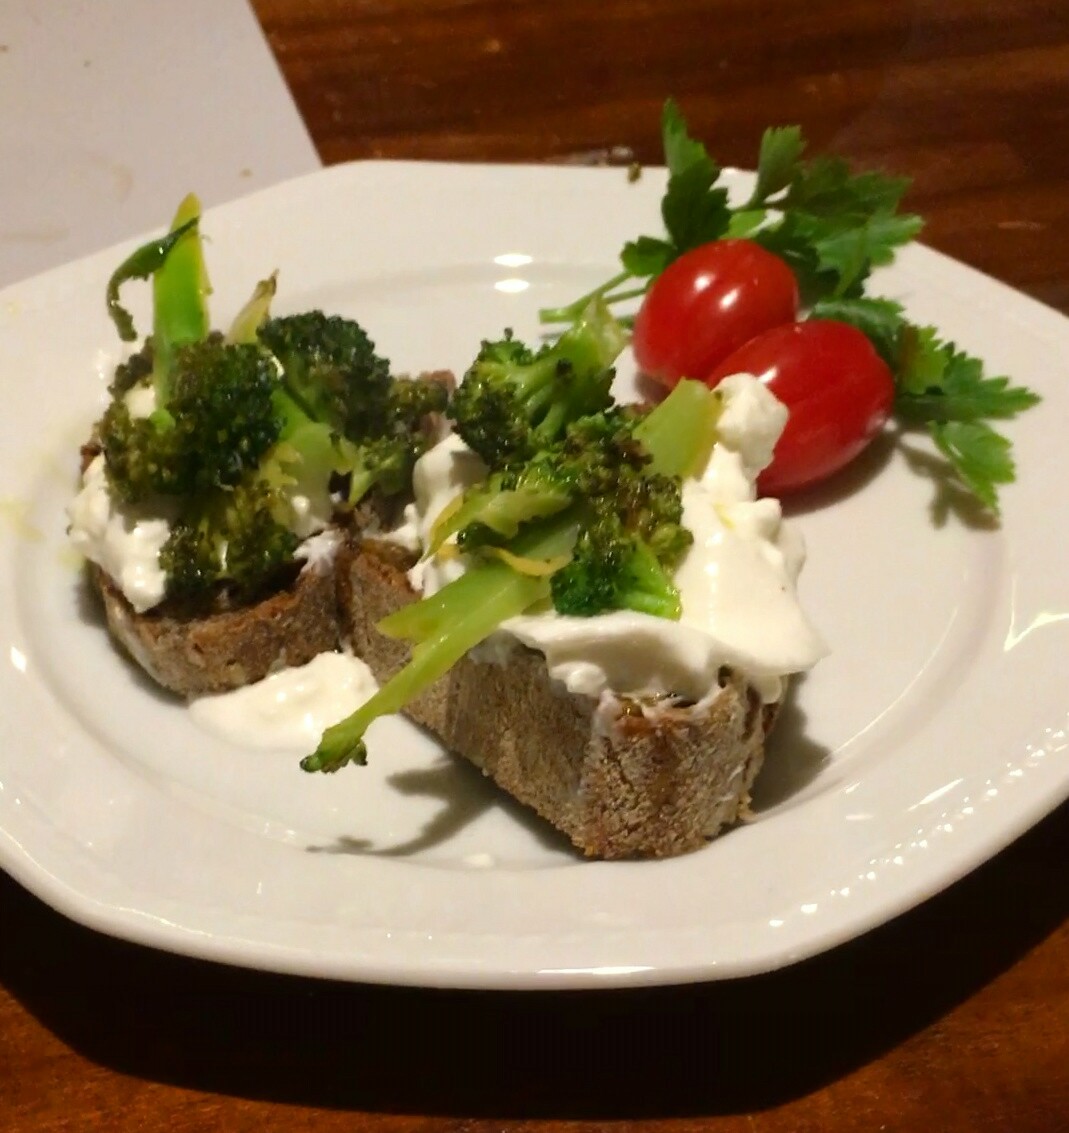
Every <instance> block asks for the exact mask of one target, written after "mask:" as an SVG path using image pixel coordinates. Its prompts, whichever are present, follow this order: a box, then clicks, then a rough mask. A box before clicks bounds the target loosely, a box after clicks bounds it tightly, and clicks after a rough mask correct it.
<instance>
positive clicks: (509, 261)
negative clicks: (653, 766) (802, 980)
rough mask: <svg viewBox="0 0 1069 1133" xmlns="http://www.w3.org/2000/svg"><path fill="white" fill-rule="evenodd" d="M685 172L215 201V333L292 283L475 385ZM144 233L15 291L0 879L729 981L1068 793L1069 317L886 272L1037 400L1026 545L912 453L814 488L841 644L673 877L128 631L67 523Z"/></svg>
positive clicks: (835, 642) (970, 283) (243, 937)
mask: <svg viewBox="0 0 1069 1133" xmlns="http://www.w3.org/2000/svg"><path fill="white" fill-rule="evenodd" d="M660 187H661V181H660V178H659V177H658V175H656V174H647V175H646V176H644V177H643V178H642V180H641V181H640V182H639V183H638V184H637V185H629V184H628V183H627V182H626V180H625V177H624V174H623V172H621V171H618V170H586V169H552V168H524V169H518V168H507V167H494V168H487V167H478V166H442V165H413V164H381V163H368V164H359V165H352V166H346V167H338V168H333V169H329V170H326V171H324V172H322V173H316V174H314V175H311V176H309V177H306V178H303V179H300V180H297V181H293V182H290V183H288V184H285V185H281V186H279V187H277V188H273V189H268V190H266V191H264V192H261V193H259V194H257V195H255V196H252V197H250V198H247V199H245V200H242V201H239V202H236V203H234V204H231V205H226V206H223V207H221V208H218V209H214V210H212V211H211V212H210V213H208V214H207V215H206V217H205V220H204V229H205V231H206V232H207V233H208V234H209V235H210V238H211V244H210V248H209V257H210V266H211V268H212V274H213V279H214V283H215V286H216V293H215V297H214V299H213V304H214V309H215V312H216V315H217V321H220V322H222V321H224V320H225V319H227V318H228V317H229V316H230V314H231V313H233V311H235V310H236V309H237V307H238V305H239V304H240V303H241V301H242V300H243V299H244V298H245V297H246V296H247V294H248V292H249V289H250V287H251V285H252V283H253V281H254V280H255V279H256V278H258V277H260V276H262V275H264V274H266V273H267V272H268V271H270V270H271V269H273V268H276V267H277V268H279V269H281V277H280V293H281V296H282V304H281V306H280V309H282V308H289V309H293V310H296V309H300V308H304V307H309V306H313V305H319V306H323V307H325V308H327V309H332V310H337V311H341V312H345V313H349V314H353V315H355V316H357V317H359V318H360V319H361V321H362V322H363V323H364V324H365V325H366V326H367V327H368V328H369V330H370V331H371V332H372V334H373V337H374V338H375V339H376V340H377V342H378V343H379V345H380V347H381V349H383V350H384V351H385V352H386V353H387V354H388V355H389V356H390V357H391V358H392V359H393V360H394V362H395V363H396V365H397V366H398V367H399V368H404V369H419V368H424V367H439V366H443V365H445V366H451V367H454V368H456V369H462V368H463V367H464V365H465V364H466V362H467V361H469V360H470V358H471V356H472V354H473V353H474V350H475V348H476V345H477V342H478V340H479V339H480V338H481V337H483V336H486V335H491V336H496V335H497V334H498V333H499V332H500V331H501V329H502V328H503V327H505V326H506V325H511V326H514V327H515V328H516V330H517V332H518V333H521V334H524V335H530V336H533V335H535V334H536V332H537V324H536V315H535V312H536V309H537V308H538V307H539V306H540V305H542V304H548V303H556V302H560V301H564V300H568V299H571V298H573V297H574V296H576V295H577V294H580V293H581V292H582V291H584V290H585V289H587V288H588V287H590V286H593V285H595V284H597V283H598V282H600V281H601V280H602V279H603V278H606V277H607V276H608V275H609V274H611V273H612V271H613V268H614V263H615V255H616V252H617V250H618V248H619V246H620V244H621V242H622V241H623V240H624V239H625V238H627V237H630V236H632V235H635V234H637V233H639V232H643V231H651V232H655V231H656V230H657V228H658V226H659V223H658V210H657V202H658V199H659V195H660ZM133 243H135V242H133V241H132V242H131V243H130V245H126V246H125V247H124V248H120V249H112V250H110V251H108V252H106V253H102V254H100V255H96V256H93V257H91V258H89V259H87V260H83V261H81V262H79V263H76V264H73V265H71V266H69V267H66V268H62V269H59V270H56V271H53V272H50V273H49V274H46V275H43V276H39V277H38V278H36V279H33V280H30V281H29V282H27V283H24V284H21V285H19V286H15V287H12V288H9V289H8V290H6V291H4V292H3V293H0V370H2V372H3V374H4V388H5V389H6V391H7V395H8V397H7V401H8V405H7V409H6V411H5V413H4V414H3V415H2V418H0V467H2V469H3V483H4V489H3V490H4V493H5V495H4V498H3V500H2V507H0V515H2V516H3V519H4V523H3V531H4V543H3V553H2V555H0V634H2V635H3V648H4V649H5V651H6V654H7V660H8V663H7V664H5V665H3V666H2V668H0V703H2V704H3V716H4V726H5V731H6V742H5V743H4V745H3V748H2V751H0V864H2V865H3V866H4V868H5V869H7V870H8V871H9V872H10V873H11V874H12V875H13V876H14V877H15V878H17V879H18V880H19V881H21V882H22V883H23V884H24V885H26V886H27V887H28V888H29V889H31V890H33V891H34V892H35V893H37V894H38V895H39V896H41V897H42V898H43V899H44V900H46V901H48V902H49V903H50V904H52V905H53V906H55V907H56V908H57V909H59V910H61V911H63V912H64V913H66V914H68V915H70V916H72V917H74V918H75V919H77V920H80V921H83V922H85V923H86V924H89V925H92V926H94V927H96V928H99V929H102V930H104V931H106V932H111V933H114V934H116V935H119V936H123V937H127V938H130V939H133V940H137V941H141V942H143V943H146V944H151V945H155V946H159V947H163V948H167V949H171V950H174V951H178V952H185V953H189V954H192V955H196V956H203V957H209V958H212V959H217V960H225V961H230V962H234V963H239V964H245V965H250V966H255V967H263V968H270V969H277V970H282V971H291V972H299V973H308V974H314V975H320V976H333V977H341V978H345V979H354V980H368V981H382V982H393V983H405V984H431V985H455V986H471V987H501V988H505V987H508V988H521V987H571V986H593V985H598V986H604V985H619V984H642V983H646V984H654V983H672V982H682V981H689V980H699V979H717V978H724V977H731V976H741V975H746V974H749V973H754V972H759V971H764V970H767V969H771V968H775V967H778V966H781V965H784V964H787V963H790V962H792V961H795V960H798V959H800V958H801V957H804V956H807V955H810V954H812V953H815V952H818V951H820V950H822V949H825V948H828V947H830V946H832V945H834V944H836V943H838V942H840V941H843V940H846V939H848V938H850V937H853V936H856V935H858V934H859V933H861V932H864V931H865V930H866V929H868V928H870V927H872V926H873V925H876V924H878V923H880V922H882V921H885V920H887V919H888V918H890V917H892V916H894V915H895V914H896V913H899V912H901V911H902V910H904V909H906V908H908V907H910V906H911V905H914V904H916V903H917V902H919V901H921V900H923V899H924V898H925V897H927V896H929V895H930V894H932V893H934V892H936V891H937V890H939V889H941V888H943V887H944V886H946V885H948V884H949V883H950V882H952V881H953V880H954V879H955V878H957V877H959V876H960V875H961V874H963V873H965V872H966V871H967V870H969V869H971V868H973V867H974V866H975V865H977V864H978V863H979V862H981V861H983V860H984V859H985V858H987V857H989V856H990V855H991V854H993V853H995V852H996V851H997V850H999V849H1000V848H1001V847H1002V846H1004V845H1005V844H1006V843H1007V842H1009V841H1010V840H1011V839H1012V838H1014V837H1015V836H1017V835H1018V834H1020V833H1021V832H1022V831H1023V830H1025V829H1026V828H1027V827H1028V826H1029V825H1030V824H1032V823H1033V822H1035V821H1036V820H1037V819H1038V818H1039V817H1040V816H1041V815H1043V814H1044V813H1045V812H1047V811H1049V810H1051V809H1052V808H1053V807H1054V806H1055V805H1056V804H1057V803H1058V802H1059V801H1060V800H1061V799H1063V798H1064V797H1065V796H1066V795H1067V793H1069V758H1067V756H1066V723H1067V719H1066V718H1067V707H1069V691H1067V689H1066V684H1065V676H1064V672H1065V658H1066V656H1067V655H1069V650H1067V645H1069V581H1067V576H1066V571H1065V563H1066V555H1065V548H1066V537H1065V527H1064V519H1065V516H1066V515H1067V514H1069V509H1067V502H1069V501H1067V499H1066V495H1067V490H1066V484H1067V483H1069V450H1067V447H1066V445H1065V441H1064V428H1065V421H1066V420H1067V419H1069V394H1067V393H1066V391H1065V385H1064V382H1063V381H1062V374H1063V370H1064V358H1065V356H1066V354H1067V352H1069V322H1067V321H1066V320H1065V319H1063V318H1062V317H1060V316H1059V315H1057V314H1055V313H1053V312H1052V311H1050V310H1047V309H1045V308H1043V307H1041V306H1039V305H1037V304H1036V303H1033V302H1031V301H1029V300H1027V299H1024V298H1022V297H1021V296H1020V295H1018V294H1015V293H1014V292H1012V291H1010V290H1009V289H1007V288H1005V287H1003V286H1001V285H998V284H996V283H994V282H992V281H991V280H988V279H986V278H984V277H982V276H980V275H978V274H976V273H975V272H972V271H970V270H968V269H966V268H963V267H961V266H960V265H958V264H955V263H952V262H950V261H948V260H946V259H944V258H942V257H940V256H938V255H936V254H934V253H932V252H930V251H926V250H925V249H923V248H913V249H910V250H909V251H908V252H907V253H906V254H904V255H903V256H902V257H901V260H900V263H899V265H898V266H896V267H895V268H894V269H893V271H889V272H887V273H886V274H885V275H884V276H883V277H882V279H881V281H880V283H881V286H882V290H883V291H884V292H885V293H887V294H890V295H894V296H897V297H900V298H902V299H904V300H905V301H906V302H907V303H908V305H909V307H910V308H911V309H912V311H913V312H914V314H915V315H916V316H917V317H919V318H922V319H924V320H926V321H932V322H936V323H938V324H939V325H940V326H941V327H942V328H944V330H945V331H946V332H947V333H949V334H951V335H953V336H954V337H956V338H957V339H958V340H959V341H960V343H961V344H962V345H965V346H967V347H968V348H969V349H971V350H973V351H975V352H977V353H980V354H981V355H983V356H985V357H986V358H987V360H988V362H989V364H990V366H991V367H992V368H993V370H994V371H996V372H997V371H1007V372H1010V373H1012V374H1013V376H1014V377H1015V378H1016V379H1017V380H1018V381H1021V382H1025V383H1028V384H1030V385H1034V386H1035V387H1037V388H1038V389H1040V390H1042V391H1043V393H1044V394H1045V396H1046V400H1045V402H1044V403H1043V405H1042V406H1041V407H1039V408H1038V409H1035V410H1033V411H1031V412H1029V413H1027V414H1025V415H1024V416H1023V417H1022V418H1021V419H1020V421H1019V422H1016V423H1014V424H1013V425H1012V427H1011V428H1010V429H1009V431H1010V432H1011V434H1012V435H1013V437H1014V440H1015V441H1016V444H1017V451H1018V454H1019V458H1020V479H1019V483H1018V484H1017V485H1015V486H1013V487H1012V488H1010V489H1009V490H1007V491H1006V492H1005V495H1004V518H1003V523H1002V526H1001V528H1000V529H985V528H983V527H977V526H970V525H969V524H967V523H965V522H963V521H961V520H960V519H958V518H956V517H954V516H951V517H950V518H949V519H947V521H946V522H945V523H944V524H943V525H942V526H936V525H935V524H934V523H933V522H932V519H931V517H930V513H929V505H930V503H931V500H932V495H933V489H932V484H931V482H930V481H929V480H927V479H925V478H924V477H923V476H920V475H917V474H916V473H915V472H913V471H911V470H910V469H909V468H908V467H907V466H906V462H905V460H904V459H903V457H902V456H901V455H900V454H897V453H896V454H894V455H892V456H890V457H889V459H887V461H886V463H885V466H883V467H881V468H879V471H878V474H874V475H873V476H872V477H871V479H868V480H866V481H865V482H864V483H861V482H860V481H861V480H863V479H864V477H863V476H862V475H860V474H858V475H857V476H856V477H855V478H854V479H855V481H857V483H855V485H854V487H855V489H856V490H854V491H853V492H851V493H840V494H839V496H838V498H832V497H829V498H827V499H826V500H824V501H820V502H819V506H817V505H816V504H815V503H813V502H812V501H811V506H809V507H808V508H807V509H806V510H805V511H801V512H800V513H799V514H798V515H797V517H796V521H797V522H798V523H799V524H801V526H802V527H803V529H804V532H805V535H806V537H807V539H808V541H809V545H810V561H809V565H808V567H807V569H806V572H805V574H804V576H803V584H804V585H803V596H804V600H805V602H806V604H807V606H808V608H809V609H810V610H811V612H812V614H813V617H814V618H815V620H816V621H817V623H818V624H819V625H821V627H822V628H823V630H824V632H825V634H826V636H827V637H828V639H829V641H830V643H831V645H832V647H833V650H834V652H833V654H832V656H831V657H830V658H829V659H828V660H827V661H825V662H823V663H822V664H821V665H820V666H819V667H818V669H817V670H816V672H814V673H813V674H812V676H811V677H809V678H808V679H806V680H805V681H803V682H800V684H799V687H798V690H797V695H796V697H795V699H794V700H793V701H792V704H791V706H790V708H789V709H788V710H787V711H786V712H785V714H784V719H783V721H782V725H781V727H780V728H779V730H778V732H777V735H776V738H775V742H774V744H773V750H772V752H771V756H770V761H769V764H770V765H769V767H768V769H767V771H766V772H765V774H764V777H763V779H762V782H761V790H760V792H759V796H758V800H757V803H758V807H757V810H758V814H757V819H756V821H754V822H753V823H751V824H749V825H746V826H744V827H741V828H739V829H737V830H734V831H732V832H730V833H729V834H727V835H726V836H724V837H722V838H720V839H718V840H717V841H715V842H713V843H711V844H710V845H709V846H708V847H707V848H706V849H704V850H702V851H700V852H698V853H695V854H691V855H689V856H687V857H684V858H680V859H676V860H673V861H666V862H652V863H588V862H582V861H580V860H578V859H577V858H576V857H575V856H573V855H572V854H571V853H570V852H569V851H568V849H567V848H566V847H565V846H564V845H563V844H562V842H561V841H560V840H559V839H558V838H556V837H555V836H553V835H552V834H551V833H549V832H547V831H546V830H545V829H543V827H542V826H541V825H540V824H539V823H538V822H537V821H534V820H532V819H530V818H528V817H527V816H526V815H525V814H524V813H523V812H522V811H521V810H520V809H519V808H518V807H516V806H514V805H512V804H511V803H509V802H508V801H507V800H504V799H502V798H500V797H499V796H498V795H497V794H496V793H495V792H493V791H492V790H491V789H490V788H488V787H487V786H486V785H485V784H484V783H483V781H482V780H481V779H480V778H479V776H478V775H477V774H476V773H475V772H474V771H473V770H471V769H470V768H468V767H467V766H466V765H465V766H461V765H460V763H459V761H457V762H454V761H452V760H451V759H449V758H448V757H446V756H444V755H442V753H441V752H440V751H438V750H437V749H436V748H435V746H434V745H433V744H431V743H430V742H429V741H428V740H427V739H426V738H424V737H423V736H421V735H420V734H418V733H417V732H416V731H415V730H414V729H412V728H410V727H408V726H407V725H405V724H404V723H402V722H398V721H384V722H382V723H380V724H379V725H376V728H375V729H374V730H373V732H372V734H371V737H370V739H371V753H372V755H371V765H370V767H368V768H367V769H365V770H360V769H350V770H347V771H346V772H343V773H341V774H339V775H337V776H333V777H331V776H307V775H304V774H303V773H302V772H301V771H299V770H298V767H297V758H296V757H297V755H298V754H300V753H298V752H250V751H243V750H240V749H237V748H232V747H229V746H228V745H227V744H225V743H223V742H220V741H218V740H215V739H213V738H211V737H210V736H207V735H205V734H203V733H201V732H200V731H198V730H197V729H196V727H195V726H194V725H193V724H192V722H191V721H190V719H189V716H188V714H187V712H186V711H185V709H184V708H183V707H182V706H181V705H179V704H176V703H174V702H172V701H170V700H168V699H166V698H164V697H162V696H159V695H158V694H156V693H154V692H153V691H152V690H151V689H150V688H149V687H148V686H147V684H146V683H145V681H144V680H142V679H141V678H140V677H139V676H138V674H137V673H136V672H135V671H134V670H133V669H132V668H131V667H130V666H129V665H128V664H127V663H126V662H125V661H124V660H123V659H122V658H121V657H120V656H119V655H118V654H117V653H116V652H115V651H114V650H113V649H112V647H111V646H110V645H109V643H108V641H107V639H106V636H105V634H104V633H103V631H102V629H101V627H100V624H99V621H98V616H97V613H96V611H95V608H94V606H93V604H92V603H91V602H88V601H86V596H85V594H84V592H83V590H82V588H81V585H80V582H79V574H78V570H77V566H76V564H75V563H74V562H73V561H72V557H71V555H70V553H69V552H68V551H67V550H66V549H65V545H64V522H65V521H64V516H63V506H64V503H65V502H66V500H67V498H68V497H69V494H70V492H71V488H72V484H73V483H74V480H75V471H76V463H77V446H78V443H79V442H80V440H81V439H82V438H83V437H84V436H85V434H86V431H87V429H88V427H89V425H90V423H91V421H92V420H93V418H94V416H95V415H96V413H97V412H98V410H99V407H100V405H101V404H102V402H103V397H104V386H105V383H106V380H107V375H108V373H109V371H110V368H111V366H112V364H113V362H114V360H115V357H116V355H117V345H118V343H117V340H116V337H115V335H114V332H113V329H112V327H111V325H110V323H109V322H108V320H107V318H106V317H105V313H104V304H103V290H104V284H105V281H106V279H107V277H108V275H109V273H110V271H111V269H112V268H113V266H114V265H115V264H116V263H117V262H118V260H119V258H120V256H121V255H122V254H123V253H124V252H125V251H126V250H127V249H128V248H129V247H130V246H132V245H133ZM144 310H145V307H144V304H143V303H142V305H141V306H140V307H139V311H140V313H141V317H142V325H143V319H144ZM918 447H920V448H922V449H923V443H922V442H918ZM877 455H878V454H877ZM878 463H879V461H878V460H877V459H876V458H875V457H874V458H873V459H871V460H870V461H869V471H872V472H875V471H876V468H875V465H876V464H878Z"/></svg>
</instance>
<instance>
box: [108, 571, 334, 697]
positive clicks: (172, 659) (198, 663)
mask: <svg viewBox="0 0 1069 1133" xmlns="http://www.w3.org/2000/svg"><path fill="white" fill-rule="evenodd" d="M90 571H91V578H92V580H93V583H94V585H95V586H96V588H97V590H98V591H99V593H100V596H101V598H102V599H103V602H104V613H105V616H106V617H107V622H108V629H109V630H110V631H111V634H112V636H113V637H114V638H115V640H116V641H118V642H119V643H120V644H121V645H122V647H123V648H124V649H125V650H126V652H127V653H129V654H130V656H131V657H132V658H133V659H134V660H135V661H136V662H137V663H138V664H139V665H140V666H141V667H142V668H143V669H144V670H145V672H147V673H148V674H149V676H150V677H152V679H153V680H154V681H156V682H157V683H158V684H160V685H162V686H163V687H164V688H166V689H169V690H170V691H171V692H175V693H178V695H179V696H185V697H194V696H203V695H205V694H207V693H215V692H227V691H229V690H230V689H235V688H240V687H242V686H243V685H247V684H251V683H252V682H253V681H258V680H262V679H263V678H264V677H266V676H267V675H268V674H269V673H272V672H275V671H276V670H278V669H283V668H286V667H287V666H290V665H304V664H307V662H309V661H311V660H312V658H313V657H315V656H317V655H318V654H320V653H324V652H328V651H330V650H332V649H337V648H338V644H339V634H340V626H341V616H340V611H339V609H338V600H337V587H336V586H335V568H334V565H333V564H330V563H325V564H324V563H318V562H317V563H316V564H314V565H309V566H307V567H306V568H305V569H304V570H302V571H301V572H300V573H299V574H298V575H297V577H296V578H295V579H294V580H293V581H292V582H291V583H290V584H289V585H288V586H285V587H282V588H280V589H279V590H276V591H274V592H273V593H272V594H270V595H268V596H267V597H266V598H264V599H262V600H261V601H259V602H256V603H254V604H252V605H246V606H238V607H236V608H234V609H229V610H216V611H213V612H211V613H205V614H200V615H198V616H195V617H190V616H188V615H185V614H183V613H182V612H181V611H177V612H173V611H171V610H170V608H169V606H168V604H166V603H164V604H163V605H162V606H160V607H157V608H154V609H152V610H147V611H146V612H144V613H140V614H139V613H137V612H136V611H135V610H134V608H133V607H132V606H131V605H130V603H129V602H128V601H127V600H126V598H125V597H124V596H123V594H122V592H121V591H120V590H119V588H118V587H117V586H116V585H115V583H114V582H113V581H112V579H111V578H109V577H108V575H106V574H105V573H104V572H103V571H102V570H100V568H99V567H96V566H90Z"/></svg>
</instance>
